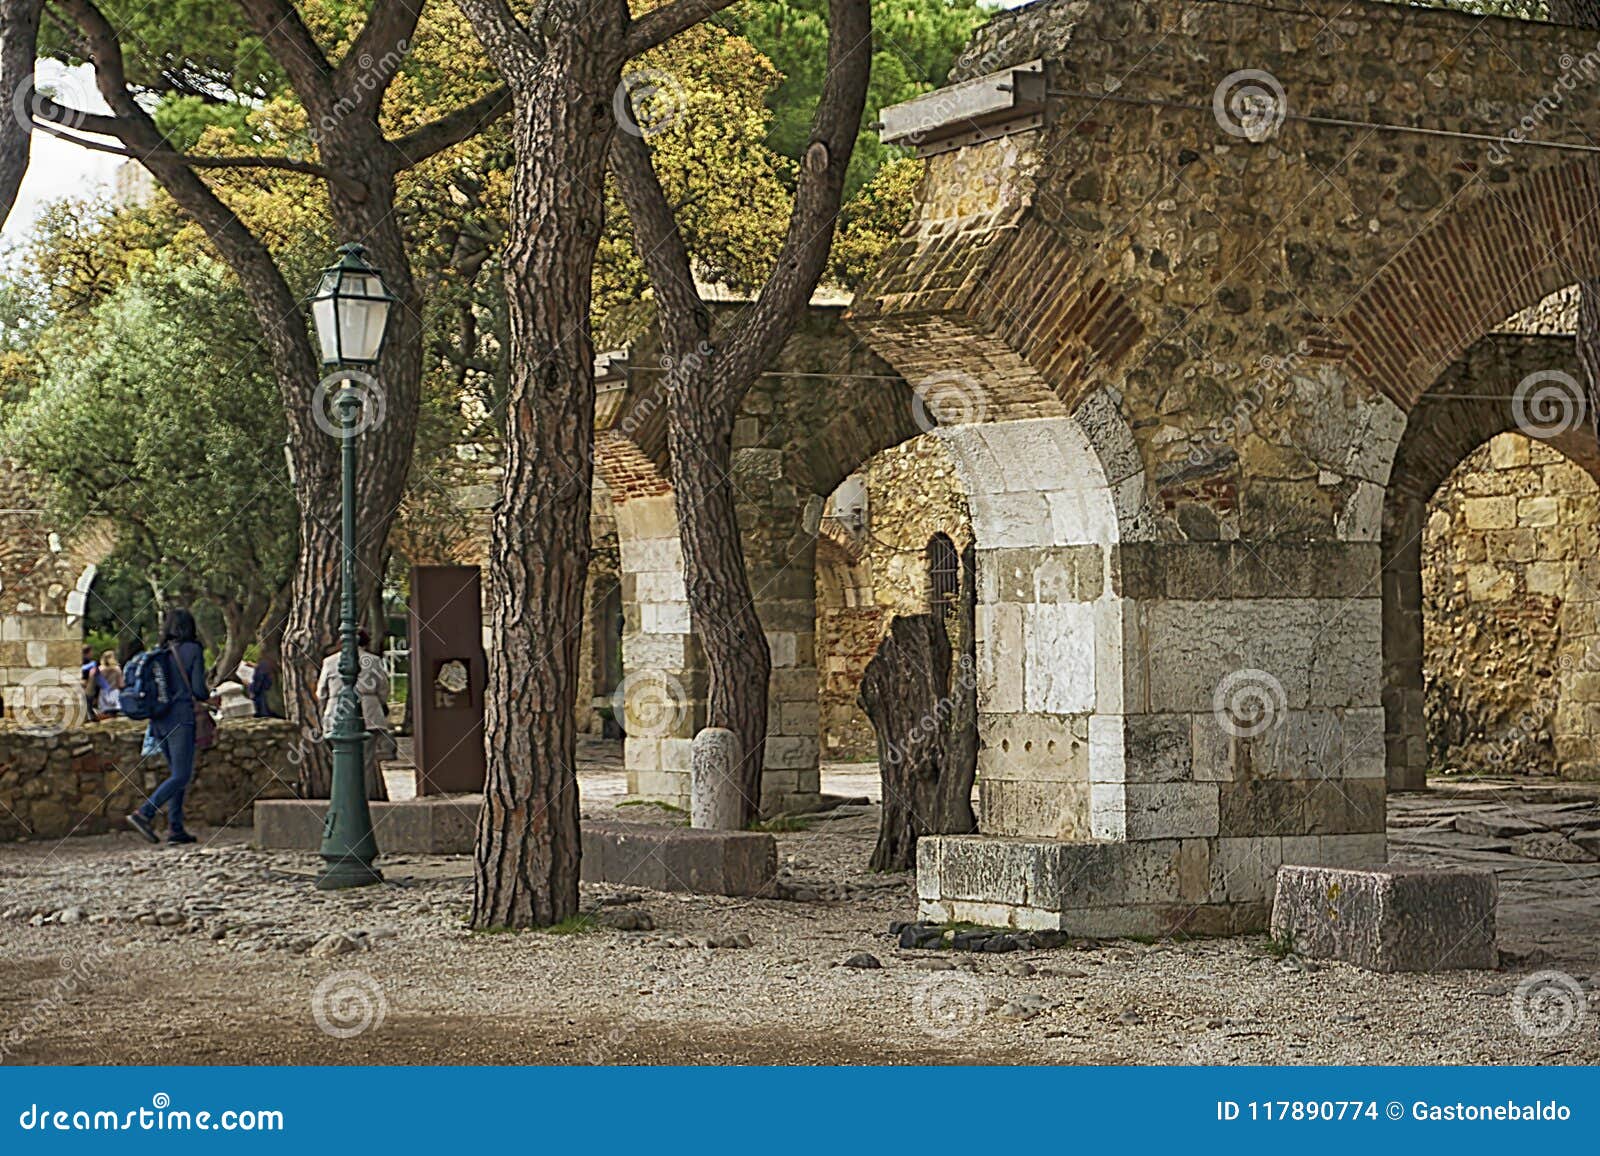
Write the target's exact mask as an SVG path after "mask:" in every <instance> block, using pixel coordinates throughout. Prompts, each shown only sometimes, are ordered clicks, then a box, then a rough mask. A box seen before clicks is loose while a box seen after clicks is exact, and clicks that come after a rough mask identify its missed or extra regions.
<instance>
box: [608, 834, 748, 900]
mask: <svg viewBox="0 0 1600 1156" xmlns="http://www.w3.org/2000/svg"><path fill="white" fill-rule="evenodd" d="M777 874H778V844H777V841H776V840H774V839H773V837H772V836H771V835H766V834H762V833H761V832H759V831H695V830H690V829H688V828H684V827H647V826H644V825H643V824H636V823H585V824H584V825H583V879H584V881H585V882H588V883H617V884H625V885H627V886H630V887H648V888H650V889H651V890H653V891H695V892H699V893H702V894H709V895H758V894H760V893H761V892H762V891H764V890H765V889H766V888H767V887H768V886H769V885H770V884H771V883H772V881H773V880H774V879H775V878H776V877H777Z"/></svg>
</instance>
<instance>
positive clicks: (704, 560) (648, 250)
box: [614, 0, 872, 823]
mask: <svg viewBox="0 0 1600 1156" xmlns="http://www.w3.org/2000/svg"><path fill="white" fill-rule="evenodd" d="M871 46H872V13H871V6H870V4H868V3H867V2H866V0H829V4H828V67H827V72H826V76H827V79H826V81H825V83H824V84H823V89H822V92H821V94H820V95H819V97H818V100H817V108H816V112H815V114H814V116H813V119H812V125H811V144H810V145H809V147H808V148H807V150H806V156H805V163H804V165H803V166H802V168H801V171H800V175H799V178H798V180H797V182H796V186H795V200H794V208H793V210H792V211H791V214H790V218H789V227H788V231H787V233H786V236H785V238H784V243H783V248H782V250H781V251H780V252H779V254H778V259H777V261H776V263H775V265H774V268H773V270H772V273H771V275H770V276H769V277H768V278H767V281H766V283H765V284H764V285H763V286H762V289H761V292H760V293H759V294H758V295H757V297H756V300H755V302H754V303H753V304H752V305H751V306H750V307H749V308H747V309H746V310H744V311H743V313H742V315H741V317H740V320H739V322H738V323H737V324H736V325H735V326H734V327H733V328H732V331H731V332H729V333H728V334H726V335H719V337H720V338H721V339H720V340H719V341H718V342H716V343H713V341H712V339H711V338H712V335H711V321H710V315H709V313H708V312H707V310H706V307H705V303H704V302H703V301H702V300H701V299H700V295H699V291H698V290H697V289H696V288H695V284H694V273H693V269H692V265H691V261H690V258H689V252H688V247H687V245H686V244H685V243H684V240H683V236H682V234H681V232H680V231H679V229H678V223H677V217H676V214H675V212H674V211H673V208H672V206H671V205H670V204H669V203H668V201H667V199H666V195H665V194H664V193H663V191H662V189H661V183H660V181H659V179H658V178H657V176H656V173H655V169H654V167H653V164H652V162H651V160H650V153H649V149H648V148H647V147H646V146H645V144H644V142H643V140H641V139H639V138H638V137H629V136H628V135H626V134H623V135H619V136H618V137H617V150H616V154H615V158H614V159H615V167H616V174H617V180H618V185H619V187H620V189H621V192H622V196H623V200H624V201H625V203H626V204H627V206H628V213H629V216H630V218H631V221H632V224H633V228H634V236H635V248H636V249H637V251H638V252H639V253H640V255H641V257H642V259H643V261H644V263H645V267H646V269H647V271H648V272H649V275H650V282H651V286H652V288H653V289H654V291H655V299H656V307H657V310H658V313H659V316H660V318H661V328H662V334H663V337H664V340H665V345H666V348H667V351H668V353H669V354H670V356H671V358H672V362H673V364H672V367H671V374H670V376H669V379H668V383H667V384H668V389H667V398H668V411H667V436H668V448H669V451H670V457H671V468H672V487H673V495H674V506H675V508H676V510H677V514H678V532H679V535H680V537H681V538H682V541H683V554H684V573H685V579H686V584H687V587H688V595H689V615H690V619H691V623H692V625H693V627H694V632H695V634H696V636H698V638H699V639H700V645H701V649H702V650H703V651H704V653H705V657H706V667H707V674H708V679H709V690H710V702H709V706H708V711H707V714H708V721H709V723H710V725H711V726H715V727H726V728H727V729H729V730H731V731H733V732H734V733H735V734H737V735H738V736H739V745H740V751H741V757H742V758H743V760H744V761H743V764H742V771H741V775H740V781H741V784H742V795H743V803H744V811H745V821H746V822H747V823H748V822H751V821H753V820H755V819H756V818H757V817H759V815H760V812H761V773H762V770H763V768H764V766H765V761H766V738H767V699H768V693H769V686H768V683H769V680H770V678H771V675H772V653H771V649H770V648H769V646H768V645H767V637H766V634H765V633H764V632H763V630H762V627H761V619H760V616H759V615H758V614H757V613H756V607H755V599H754V596H753V594H752V591H751V589H750V577H749V573H748V572H747V571H746V569H745V563H744V548H743V543H742V542H741V541H740V538H739V520H738V516H737V514H736V512H735V504H734V492H733V482H732V478H731V477H730V471H731V469H732V465H733V428H734V422H735V420H736V418H737V417H738V414H739V408H740V406H741V405H742V404H743V402H744V398H745V395H746V394H748V393H749V391H750V387H751V386H752V385H754V384H755V380H756V378H757V377H758V376H759V375H760V374H761V372H762V371H763V370H765V369H766V368H767V366H768V365H769V364H770V362H771V361H772V359H773V358H774V357H776V356H777V355H778V352H779V351H780V350H781V349H782V348H783V345H784V343H785V342H786V341H788V339H789V335H790V334H791V333H793V332H794V328H795V326H796V324H798V322H799V320H800V318H801V317H802V316H803V315H804V313H805V309H806V303H807V301H808V300H809V299H810V297H811V293H812V291H813V290H814V289H815V288H816V286H817V282H818V280H819V279H820V278H821V276H822V273H823V270H824V269H825V268H826V265H827V259H828V253H829V249H830V247H831V245H832V243H833V233H834V227H835V225H836V223H837V219H838V214H839V202H840V199H841V197H842V196H843V192H844V180H845V173H846V170H847V168H848V167H849V164H850V154H851V152H852V150H853V149H854V148H855V140H856V134H857V132H858V130H859V129H860V126H861V110H862V108H863V107H864V105H865V102H866V93H867V82H868V74H869V72H870V69H871Z"/></svg>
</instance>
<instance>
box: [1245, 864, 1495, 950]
mask: <svg viewBox="0 0 1600 1156" xmlns="http://www.w3.org/2000/svg"><path fill="white" fill-rule="evenodd" d="M1497 896H1498V888H1497V886H1496V883H1495V878H1494V875H1493V874H1492V873H1491V872H1488V871H1460V870H1448V871H1442V870H1433V869H1429V868H1424V867H1368V868H1362V869H1358V870H1341V869H1335V868H1329V867H1284V868H1281V869H1280V870H1279V872H1278V890H1277V897H1276V898H1275V899H1274V900H1273V904H1272V934H1273V937H1274V938H1275V939H1278V940H1280V941H1282V942H1284V943H1287V944H1288V945H1289V946H1290V947H1291V948H1293V949H1294V950H1295V951H1296V952H1298V953H1299V954H1301V955H1304V956H1308V957H1310V958H1313V959H1342V960H1344V961H1345V962H1347V963H1353V964H1356V965H1357V966H1359V967H1365V968H1368V969H1369V970H1372V971H1443V970H1448V969H1457V968H1492V967H1495V966H1497V965H1498V963H1499V953H1498V951H1497V949H1496V947H1495V902H1496V899H1497Z"/></svg>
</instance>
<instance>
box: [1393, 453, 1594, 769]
mask: <svg viewBox="0 0 1600 1156" xmlns="http://www.w3.org/2000/svg"><path fill="white" fill-rule="evenodd" d="M1597 510H1600V486H1597V485H1596V483H1595V479H1594V477H1593V476H1592V475H1591V474H1590V473H1589V472H1588V471H1587V470H1586V469H1584V468H1583V467H1582V466H1580V465H1578V464H1577V463H1575V462H1573V461H1571V460H1570V459H1568V458H1567V457H1565V456H1564V455H1563V454H1561V453H1560V452H1559V451H1557V450H1556V449H1554V448H1552V447H1551V446H1549V445H1546V444H1544V443H1541V442H1539V441H1536V440H1534V439H1532V438H1529V437H1527V436H1525V435H1524V434H1521V433H1502V434H1498V435H1496V436H1495V437H1493V438H1491V439H1490V440H1489V441H1488V442H1486V443H1485V444H1484V445H1482V446H1480V447H1479V448H1478V449H1476V450H1474V451H1473V452H1472V453H1471V454H1469V455H1468V456H1467V457H1466V458H1465V459H1463V461H1462V462H1461V463H1460V464H1459V465H1458V466H1456V468H1455V470H1454V471H1452V473H1451V474H1450V476H1449V477H1447V478H1446V479H1445V481H1444V483H1443V484H1442V485H1441V486H1440V487H1439V489H1438V490H1437V491H1436V492H1435V493H1434V495H1433V498H1432V500H1431V501H1430V502H1429V504H1428V517H1427V521H1426V524H1425V527H1424V531H1423V542H1422V618H1423V693H1424V716H1425V719H1426V724H1427V748H1428V767H1429V770H1430V771H1431V772H1432V773H1434V774H1445V775H1451V774H1466V775H1539V774H1543V775H1550V774H1565V775H1571V776H1574V777H1593V775H1594V773H1595V771H1596V761H1595V746H1594V744H1595V734H1594V732H1593V730H1592V729H1591V727H1590V721H1589V720H1590V715H1591V709H1592V707H1593V706H1594V705H1595V704H1596V702H1597V701H1600V695H1595V694H1593V693H1591V691H1590V688H1589V682H1590V681H1592V680H1590V679H1586V678H1584V677H1583V675H1584V673H1585V672H1586V671H1588V670H1590V669H1593V668H1594V666H1595V663H1594V660H1593V659H1592V658H1591V657H1589V656H1590V655H1591V653H1592V652H1593V651H1594V648H1595V645H1596V642H1597V636H1596V623H1595V616H1594V612H1595V610H1596V608H1597V601H1596V600H1597V599H1600V587H1597V586H1596V585H1595V583H1594V570H1593V567H1592V560H1593V559H1594V558H1595V557H1596V554H1597V546H1600V532H1597Z"/></svg>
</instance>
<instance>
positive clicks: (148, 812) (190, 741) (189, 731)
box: [139, 704, 194, 836]
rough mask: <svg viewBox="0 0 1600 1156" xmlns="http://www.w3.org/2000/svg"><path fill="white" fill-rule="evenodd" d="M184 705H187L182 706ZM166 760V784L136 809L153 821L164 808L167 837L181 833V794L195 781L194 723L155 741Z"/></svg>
mask: <svg viewBox="0 0 1600 1156" xmlns="http://www.w3.org/2000/svg"><path fill="white" fill-rule="evenodd" d="M185 705H187V704H185ZM157 741H158V742H160V744H161V753H162V754H164V755H165V756H166V758H167V770H168V772H169V773H168V775H167V781H166V782H164V783H162V784H161V785H160V786H159V787H157V788H156V793H155V794H153V795H151V796H150V798H149V799H147V800H146V801H145V804H144V806H142V807H140V808H139V814H141V815H143V816H144V817H145V818H146V819H154V818H155V817H156V812H157V811H159V810H160V809H161V808H162V806H165V807H166V808H167V834H168V835H169V836H170V835H179V834H182V833H183V795H184V792H185V791H187V790H188V789H189V780H190V779H192V778H194V724H192V723H191V724H190V725H188V726H183V725H181V724H180V725H178V726H175V727H173V728H172V729H171V730H170V731H168V732H167V733H166V734H164V735H162V736H161V737H160V738H159V739H158V740H157Z"/></svg>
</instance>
